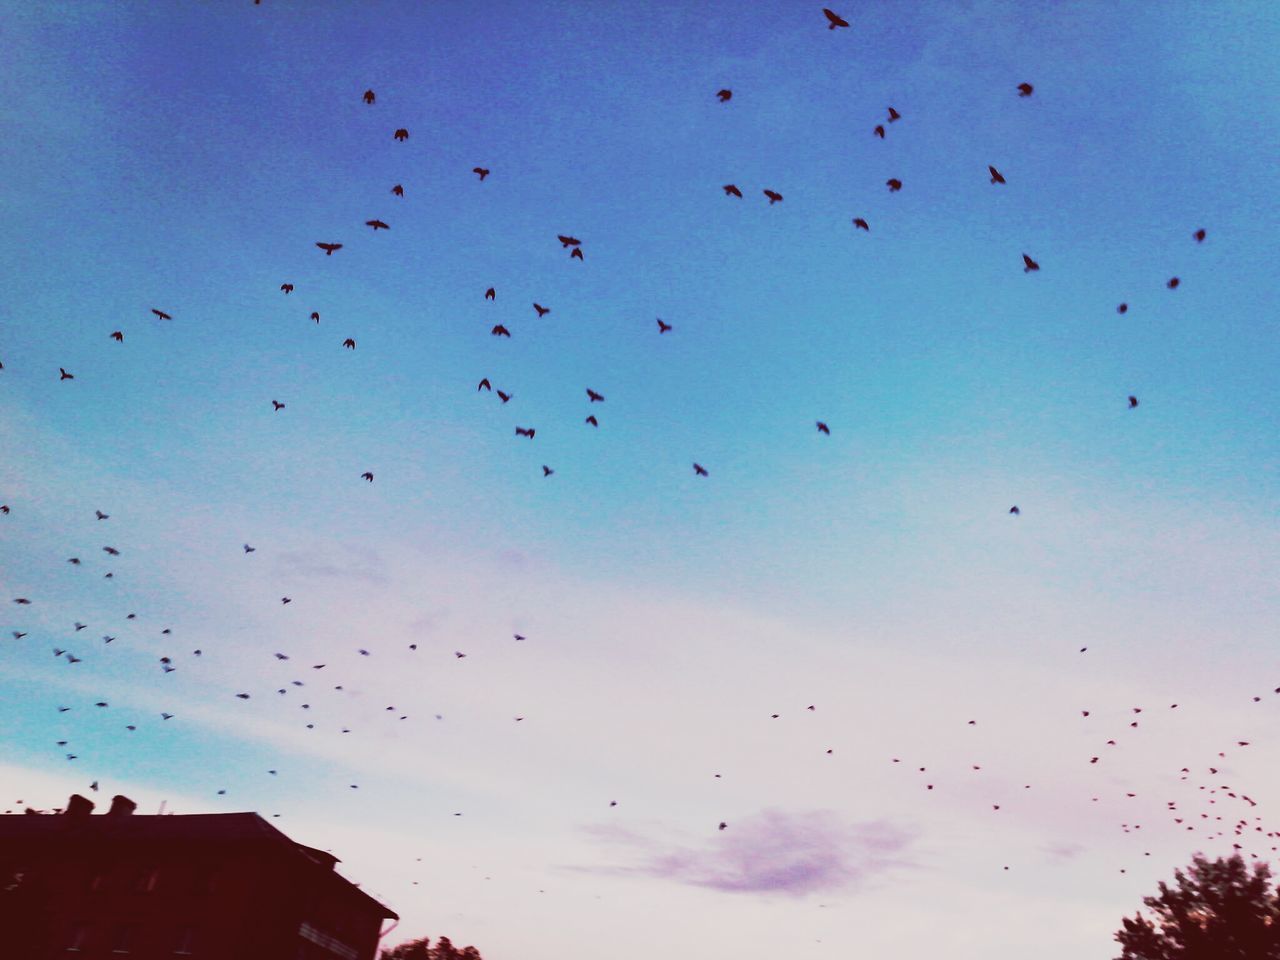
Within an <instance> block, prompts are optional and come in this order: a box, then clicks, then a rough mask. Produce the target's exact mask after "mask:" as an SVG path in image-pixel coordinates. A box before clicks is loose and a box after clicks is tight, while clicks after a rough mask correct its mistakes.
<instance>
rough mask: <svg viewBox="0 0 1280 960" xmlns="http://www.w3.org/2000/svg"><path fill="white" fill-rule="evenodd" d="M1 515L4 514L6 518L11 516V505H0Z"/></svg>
mask: <svg viewBox="0 0 1280 960" xmlns="http://www.w3.org/2000/svg"><path fill="white" fill-rule="evenodd" d="M0 513H3V514H4V515H5V516H8V515H9V505H8V504H7V503H6V504H0Z"/></svg>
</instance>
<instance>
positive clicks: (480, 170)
mask: <svg viewBox="0 0 1280 960" xmlns="http://www.w3.org/2000/svg"><path fill="white" fill-rule="evenodd" d="M471 172H472V173H474V174H475V175H476V176H477V177H479V178H480V179H481V180H483V179H484V178H485V177H487V176H488V175H489V171H488V170H487V169H485V168H484V167H472V168H471Z"/></svg>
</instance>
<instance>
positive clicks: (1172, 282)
mask: <svg viewBox="0 0 1280 960" xmlns="http://www.w3.org/2000/svg"><path fill="white" fill-rule="evenodd" d="M1181 282H1182V281H1181V280H1179V279H1178V278H1177V277H1170V278H1169V282H1168V283H1166V284H1165V286H1166V287H1168V288H1169V289H1170V290H1177V289H1178V284H1180V283H1181Z"/></svg>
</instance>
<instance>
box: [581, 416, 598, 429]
mask: <svg viewBox="0 0 1280 960" xmlns="http://www.w3.org/2000/svg"><path fill="white" fill-rule="evenodd" d="M582 422H583V423H589V424H591V426H593V427H598V426H600V421H599V420H597V419H596V418H595V414H592V415H591V416H589V417H587V419H586V420H584V421H582Z"/></svg>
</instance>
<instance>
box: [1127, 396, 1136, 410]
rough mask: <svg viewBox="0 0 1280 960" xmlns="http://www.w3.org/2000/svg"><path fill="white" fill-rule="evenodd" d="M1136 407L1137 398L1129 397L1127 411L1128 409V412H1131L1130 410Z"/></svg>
mask: <svg viewBox="0 0 1280 960" xmlns="http://www.w3.org/2000/svg"><path fill="white" fill-rule="evenodd" d="M1137 405H1138V398H1137V397H1134V396H1130V397H1129V409H1130V410H1132V409H1133V408H1134V407H1136V406H1137Z"/></svg>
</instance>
